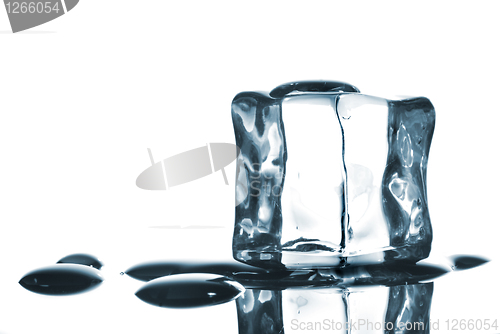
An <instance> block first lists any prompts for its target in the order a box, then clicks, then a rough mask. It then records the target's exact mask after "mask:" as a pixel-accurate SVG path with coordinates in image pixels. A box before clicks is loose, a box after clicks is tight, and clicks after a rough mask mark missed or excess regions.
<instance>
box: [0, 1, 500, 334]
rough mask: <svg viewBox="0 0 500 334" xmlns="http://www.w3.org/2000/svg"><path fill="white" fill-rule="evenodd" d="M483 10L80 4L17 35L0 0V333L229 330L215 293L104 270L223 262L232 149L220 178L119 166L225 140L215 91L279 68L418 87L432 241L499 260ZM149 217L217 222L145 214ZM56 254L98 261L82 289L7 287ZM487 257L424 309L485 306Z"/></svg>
mask: <svg viewBox="0 0 500 334" xmlns="http://www.w3.org/2000/svg"><path fill="white" fill-rule="evenodd" d="M498 7H499V6H498V5H497V2H493V1H482V2H475V3H474V4H472V2H456V1H453V2H446V1H445V2H439V3H437V2H427V1H419V2H377V3H372V2H359V1H358V2H354V3H347V2H345V1H332V2H322V1H315V2H310V3H306V2H286V1H275V2H272V3H268V2H264V1H262V2H260V1H257V2H247V3H239V2H238V3H236V2H235V3H232V2H214V1H207V2H182V1H178V2H167V1H158V0H157V1H154V0H150V1H140V2H137V1H126V0H106V1H92V0H82V1H81V2H80V3H79V4H78V5H77V6H76V7H75V8H74V9H73V10H72V11H71V12H69V13H68V14H66V15H64V16H62V17H61V18H59V19H56V20H54V21H52V22H49V23H47V24H44V25H42V26H39V27H35V28H33V29H31V30H28V31H26V32H22V33H18V34H12V33H11V32H10V26H9V22H8V18H7V15H6V12H5V11H4V10H3V8H1V9H0V149H1V154H0V171H1V173H0V224H1V225H0V266H1V267H0V273H1V274H0V333H1V334H7V333H8V334H14V333H34V332H36V333H54V334H55V333H88V332H90V331H91V332H94V333H108V332H110V331H112V332H116V333H137V332H147V333H169V332H171V331H174V332H175V331H176V330H177V331H178V330H180V327H182V328H183V329H184V331H186V332H214V333H215V332H227V333H233V332H236V331H237V319H236V307H235V306H234V302H233V303H228V304H223V305H219V306H216V307H212V308H202V309H196V310H187V311H186V310H166V309H161V308H157V307H153V306H150V305H147V304H145V303H143V302H141V301H140V300H138V299H137V298H136V297H135V296H134V293H135V291H136V290H137V289H138V288H139V287H140V286H141V285H142V283H140V282H137V281H134V280H132V279H131V278H129V277H127V276H120V275H119V273H120V272H121V271H124V270H126V269H127V268H128V267H130V266H132V265H134V264H136V263H139V262H144V261H149V260H153V259H161V258H163V259H179V258H190V259H226V258H231V237H232V225H233V221H234V205H233V203H234V202H233V201H234V170H235V166H234V164H232V165H230V166H228V167H227V168H226V172H227V174H228V178H229V180H230V185H229V186H226V185H225V184H224V183H223V178H222V175H220V173H216V174H212V175H211V176H209V177H206V178H204V179H200V180H197V181H194V182H191V183H188V184H186V185H183V186H179V187H176V188H173V189H171V190H169V191H163V192H161V191H160V192H158V191H157V192H154V191H145V190H141V189H139V188H137V187H136V186H135V179H136V177H137V176H138V175H139V174H140V173H141V172H142V171H143V170H144V169H145V168H147V167H148V166H149V165H150V161H149V157H148V154H147V150H146V149H147V148H148V147H149V148H151V149H152V151H153V155H154V157H155V159H156V160H160V159H164V158H167V157H169V156H172V155H175V154H178V153H181V152H184V151H186V150H189V149H193V148H196V147H200V146H203V145H205V144H206V143H209V142H228V143H234V133H233V128H232V122H231V117H230V103H231V100H232V98H233V97H234V95H235V94H237V93H238V92H240V91H247V90H267V91H269V90H271V89H272V88H274V87H275V86H277V85H279V84H282V83H285V82H289V81H295V80H309V79H325V80H339V81H346V82H349V83H351V84H353V85H355V86H357V87H358V88H359V89H360V90H361V91H362V92H363V93H366V94H371V95H378V96H383V97H385V96H392V95H410V96H426V97H428V98H429V99H430V100H431V101H432V102H433V104H434V106H435V109H436V114H437V120H436V129H435V134H434V139H433V143H432V146H431V152H430V159H429V168H428V198H429V206H430V210H431V212H430V213H431V219H432V224H433V229H434V243H433V245H434V249H433V252H434V253H437V254H438V255H439V256H441V255H447V254H456V253H465V254H479V255H487V256H489V257H490V258H495V257H496V258H498V253H499V251H498V233H499V230H500V229H499V224H500V221H499V218H498V208H499V200H500V196H499V194H498V190H499V189H500V181H499V168H498V157H497V156H498V144H499V137H498V134H499V130H498V121H499V116H498V115H499V112H500V110H499V109H500V107H499V103H498V99H499V96H500V93H499V92H500V82H499V80H498V77H499V76H500V65H499V61H498V59H500V51H499V49H498V39H499V33H500V21H499V20H498V9H499V8H498ZM305 131H314V129H310V130H305ZM360 140H362V139H361V138H360ZM168 225H181V226H189V225H205V226H207V227H210V226H221V228H207V229H202V230H189V229H160V228H150V227H151V226H168ZM74 252H86V253H91V254H95V255H96V256H98V257H99V258H100V259H101V260H102V261H103V262H104V263H105V267H103V269H102V273H103V275H104V276H105V278H106V281H105V282H104V283H103V284H102V286H100V287H99V288H98V289H96V290H94V291H92V292H90V293H87V294H81V295H77V296H71V297H47V296H41V295H37V294H33V293H31V292H29V291H27V290H24V289H23V288H22V287H21V286H20V285H19V284H18V283H17V282H18V281H19V279H20V278H21V277H22V276H23V275H24V274H26V273H27V272H28V271H30V270H32V269H35V268H38V267H42V266H45V265H49V264H53V263H55V262H56V261H57V260H58V259H59V258H61V257H63V256H65V255H68V254H71V253H74ZM498 268H499V267H498V265H497V264H496V263H495V262H494V261H493V262H492V263H490V264H488V265H487V266H484V267H480V268H477V269H475V270H471V271H468V272H460V273H452V274H449V275H447V276H446V277H443V278H441V279H439V280H437V281H436V283H435V287H434V288H435V289H434V291H435V292H434V298H433V302H432V313H431V314H432V316H434V317H436V316H437V317H439V319H440V320H441V324H442V323H443V321H445V320H446V319H452V318H458V319H464V318H465V319H469V318H472V319H483V318H490V319H491V318H495V317H497V319H498V317H499V316H498V313H497V312H495V309H496V310H498V307H495V306H494V305H495V304H496V305H497V303H498V298H499V297H500V292H499V289H498V287H497V285H496V284H495V283H494V282H495V278H496V277H495V276H498V274H499V269H498ZM432 316H431V317H432ZM499 321H500V319H499ZM172 328H176V330H172ZM473 332H474V331H473Z"/></svg>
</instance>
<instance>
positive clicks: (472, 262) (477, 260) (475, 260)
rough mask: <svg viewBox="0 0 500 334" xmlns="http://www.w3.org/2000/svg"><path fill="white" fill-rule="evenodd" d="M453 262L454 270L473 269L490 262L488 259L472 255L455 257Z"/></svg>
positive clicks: (452, 258)
mask: <svg viewBox="0 0 500 334" xmlns="http://www.w3.org/2000/svg"><path fill="white" fill-rule="evenodd" d="M451 260H452V262H453V263H454V266H453V269H454V270H466V269H471V268H475V267H478V266H480V265H483V264H485V263H487V262H489V260H488V259H485V258H483V257H478V256H471V255H455V256H452V257H451Z"/></svg>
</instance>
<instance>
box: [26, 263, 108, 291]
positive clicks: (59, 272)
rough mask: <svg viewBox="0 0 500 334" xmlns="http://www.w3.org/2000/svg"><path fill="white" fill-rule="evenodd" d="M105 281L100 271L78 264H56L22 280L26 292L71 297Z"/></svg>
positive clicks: (33, 272) (28, 274)
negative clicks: (70, 295)
mask: <svg viewBox="0 0 500 334" xmlns="http://www.w3.org/2000/svg"><path fill="white" fill-rule="evenodd" d="M103 280H104V279H103V278H102V276H101V274H100V273H99V271H98V270H96V269H94V268H90V267H87V266H82V265H78V264H56V265H52V266H49V267H44V268H40V269H36V270H33V271H31V272H29V273H27V274H26V275H25V276H24V277H23V278H21V280H20V281H19V284H21V285H22V286H23V287H24V288H25V289H26V290H29V291H32V292H36V293H41V294H45V295H69V294H74V293H79V292H84V291H89V290H91V289H93V288H95V287H96V286H97V285H99V284H100V283H101V282H102V281H103Z"/></svg>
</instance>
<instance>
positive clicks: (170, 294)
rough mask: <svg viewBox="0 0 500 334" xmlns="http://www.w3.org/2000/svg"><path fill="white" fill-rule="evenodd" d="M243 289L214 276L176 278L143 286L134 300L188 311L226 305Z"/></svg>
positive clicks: (163, 279) (199, 275)
mask: <svg viewBox="0 0 500 334" xmlns="http://www.w3.org/2000/svg"><path fill="white" fill-rule="evenodd" d="M244 290H245V288H244V287H243V286H242V285H241V284H239V283H238V282H236V281H233V280H231V279H229V278H227V277H224V276H221V275H214V274H179V275H172V276H168V277H161V278H157V279H154V280H152V281H150V282H148V283H146V284H145V285H144V286H143V287H142V288H141V289H139V291H137V292H136V294H135V295H136V296H137V297H138V298H139V299H141V300H142V301H144V302H146V303H149V304H152V305H155V306H160V307H168V308H189V307H200V306H210V305H217V304H222V303H226V302H229V301H231V300H233V299H235V298H236V297H238V296H239V295H240V294H241V293H242V292H243V291H244Z"/></svg>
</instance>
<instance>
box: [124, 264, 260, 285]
mask: <svg viewBox="0 0 500 334" xmlns="http://www.w3.org/2000/svg"><path fill="white" fill-rule="evenodd" d="M241 272H251V273H256V274H257V273H267V270H264V269H260V268H257V267H254V266H250V265H248V264H244V263H241V262H236V261H232V262H229V261H228V262H194V261H193V262H187V261H182V262H175V261H157V262H149V263H141V264H138V265H136V266H133V267H131V268H130V269H127V270H126V271H125V274H127V275H128V276H130V277H132V278H135V279H137V280H139V281H145V282H147V281H151V280H153V279H155V278H159V277H163V276H169V275H175V274H193V273H196V274H198V273H203V274H217V275H222V276H227V277H230V278H231V277H233V276H234V273H241Z"/></svg>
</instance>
